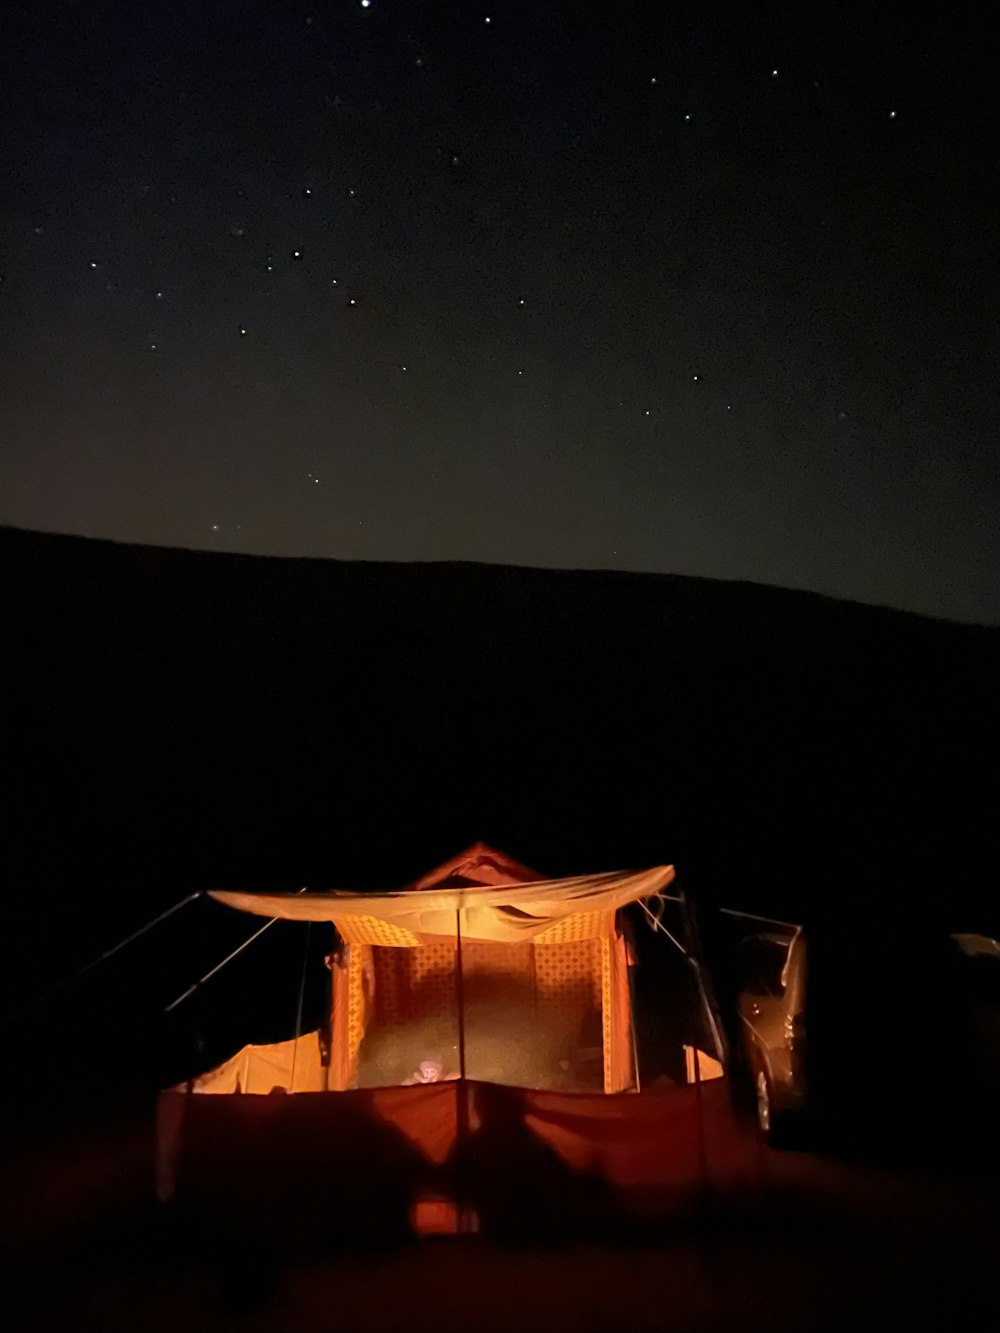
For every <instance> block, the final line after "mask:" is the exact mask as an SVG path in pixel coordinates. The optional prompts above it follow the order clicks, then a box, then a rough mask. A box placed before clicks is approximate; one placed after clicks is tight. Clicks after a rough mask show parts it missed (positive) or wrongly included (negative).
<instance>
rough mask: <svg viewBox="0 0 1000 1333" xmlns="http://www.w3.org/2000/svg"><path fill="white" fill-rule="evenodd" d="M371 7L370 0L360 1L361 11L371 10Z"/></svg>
mask: <svg viewBox="0 0 1000 1333" xmlns="http://www.w3.org/2000/svg"><path fill="white" fill-rule="evenodd" d="M371 7H372V0H361V8H362V9H371Z"/></svg>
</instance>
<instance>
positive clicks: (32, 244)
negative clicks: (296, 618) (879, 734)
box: [0, 0, 1000, 621]
mask: <svg viewBox="0 0 1000 1333" xmlns="http://www.w3.org/2000/svg"><path fill="white" fill-rule="evenodd" d="M933 8H934V10H935V11H936V12H935V13H934V14H930V15H926V16H925V15H922V13H921V7H919V6H906V7H899V8H896V9H894V8H892V7H891V6H886V5H872V4H870V3H869V4H866V5H864V6H858V7H857V8H856V9H855V8H854V7H853V6H852V5H850V4H847V5H844V4H841V5H834V4H805V5H804V4H802V3H801V0H798V3H775V4H765V3H758V4H726V3H701V4H690V3H686V4H681V3H669V2H668V0H658V3H648V4H622V5H613V4H606V5H604V6H601V7H597V6H593V5H586V4H575V5H571V4H562V3H544V2H543V0H537V2H536V3H534V4H522V3H513V2H511V0H496V3H493V0H483V2H482V3H479V2H478V0H465V2H464V3H461V4H457V3H453V4H450V5H449V4H438V3H433V2H432V0H427V2H426V3H406V2H405V0H370V2H369V3H365V0H301V2H300V3H285V2H284V0H216V2H214V3H213V2H212V0H200V2H199V3H187V0H143V2H142V3H139V0H135V2H134V3H131V4H113V3H102V2H101V0H89V2H86V3H85V2H83V0H78V2H77V3H67V2H66V0H63V2H62V3H53V2H52V0H49V2H48V3H46V0H39V3H37V4H34V5H26V4H25V5H21V4H10V5H7V6H5V8H4V31H3V54H2V78H0V109H2V113H3V119H2V122H0V136H2V138H0V143H2V149H0V166H2V179H3V190H2V193H0V272H2V278H3V281H2V285H0V522H5V523H12V524H17V525H21V526H26V527H36V528H44V529H51V530H56V531H65V532H75V533H84V534H88V535H92V536H100V537H113V538H116V539H120V540H126V541H140V542H153V543H158V544H166V545H172V546H191V547H201V548H208V549H219V550H237V551H248V552H255V553H265V554H280V555H316V556H329V557H337V558H343V559H375V560H439V559H463V560H480V561H493V562H504V563H516V564H531V565H544V566H557V567H568V568H577V567H587V568H614V569H632V570H651V571H662V572H670V573H681V574H700V575H709V576H712V577H720V578H744V579H752V580H758V581H762V582H767V583H774V584H781V585H786V586H794V587H805V588H812V589H816V590H819V591H823V592H830V593H834V594H836V595H838V596H844V597H850V598H856V599H861V600H866V601H875V602H880V603H888V604H890V605H894V606H902V607H907V608H912V609H915V610H919V611H923V612H927V613H931V614H937V615H945V616H949V617H955V618H961V619H976V620H987V621H996V620H998V619H1000V523H998V521H997V515H998V513H1000V466H998V451H997V421H998V410H997V409H998V374H997V369H998V350H1000V347H998V344H1000V339H998V330H997V319H998V314H997V312H998V309H1000V282H998V262H997V256H998V253H1000V247H998V243H997V231H998V229H997V222H998V218H1000V212H998V209H997V197H996V172H997V145H998V143H1000V133H998V131H1000V117H998V115H997V109H996V104H997V99H996V74H995V71H994V69H993V68H992V66H990V65H989V64H988V56H989V52H988V51H987V50H986V49H985V46H986V43H985V37H984V34H983V33H982V32H981V31H980V30H979V29H978V28H977V27H976V25H975V23H974V20H973V18H972V17H971V11H970V13H969V14H968V15H967V14H966V11H965V10H963V8H962V7H961V6H958V7H952V6H942V7H933Z"/></svg>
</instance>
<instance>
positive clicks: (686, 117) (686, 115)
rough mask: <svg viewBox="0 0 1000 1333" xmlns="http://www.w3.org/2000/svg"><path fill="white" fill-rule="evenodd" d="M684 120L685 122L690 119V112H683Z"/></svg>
mask: <svg viewBox="0 0 1000 1333" xmlns="http://www.w3.org/2000/svg"><path fill="white" fill-rule="evenodd" d="M684 119H685V120H690V119H691V112H690V111H685V113H684Z"/></svg>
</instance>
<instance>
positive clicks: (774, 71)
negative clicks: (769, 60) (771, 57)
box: [771, 69, 778, 79]
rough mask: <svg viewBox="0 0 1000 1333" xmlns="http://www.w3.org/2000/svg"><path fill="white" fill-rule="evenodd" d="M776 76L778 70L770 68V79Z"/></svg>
mask: <svg viewBox="0 0 1000 1333" xmlns="http://www.w3.org/2000/svg"><path fill="white" fill-rule="evenodd" d="M777 77H778V71H777V70H776V69H772V70H771V78H772V79H776V78H777Z"/></svg>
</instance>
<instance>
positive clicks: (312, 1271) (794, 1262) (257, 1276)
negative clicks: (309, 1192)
mask: <svg viewBox="0 0 1000 1333" xmlns="http://www.w3.org/2000/svg"><path fill="white" fill-rule="evenodd" d="M148 1146H149V1141H148V1136H144V1135H143V1134H142V1133H141V1132H137V1131H135V1129H133V1132H132V1134H131V1136H130V1135H129V1134H127V1133H125V1132H124V1127H123V1126H122V1125H119V1126H118V1128H117V1130H116V1131H115V1133H114V1134H113V1135H111V1136H110V1137H108V1136H105V1137H104V1138H103V1139H100V1138H97V1137H95V1136H93V1135H91V1136H89V1137H88V1138H87V1140H86V1141H85V1142H84V1141H83V1140H81V1141H79V1142H78V1143H77V1145H76V1151H75V1152H63V1154H62V1155H61V1156H60V1157H59V1158H58V1160H57V1159H56V1156H55V1155H51V1154H50V1155H49V1156H48V1157H47V1158H45V1159H44V1160H43V1159H42V1158H41V1157H36V1158H35V1159H33V1160H32V1161H31V1162H28V1161H27V1160H25V1159H24V1158H22V1159H21V1161H20V1163H19V1165H18V1167H17V1169H16V1170H15V1171H12V1170H11V1168H10V1166H9V1164H8V1167H7V1169H6V1170H5V1173H4V1175H5V1179H4V1197H5V1201H6V1206H5V1210H4V1211H5V1224H4V1231H5V1235H4V1237H3V1251H4V1254H5V1256H6V1259H5V1263H6V1266H7V1269H8V1272H7V1282H6V1291H7V1301H8V1305H9V1307H10V1306H12V1307H13V1308H15V1309H17V1311H18V1318H17V1322H16V1326H17V1328H18V1329H24V1330H29V1329H40V1330H41V1329H56V1328H74V1329H87V1330H89V1329H94V1330H104V1331H107V1333H111V1331H112V1330H119V1329H120V1330H122V1333H125V1330H136V1331H137V1333H144V1331H145V1330H150V1331H152V1330H176V1329H178V1328H181V1327H188V1328H192V1329H205V1330H216V1329H218V1330H225V1329H237V1328H238V1329H241V1330H251V1331H252V1330H261V1331H262V1333H264V1331H267V1333H281V1331H282V1330H289V1331H290V1333H291V1331H292V1330H294V1331H295V1333H311V1331H312V1330H326V1329H345V1328H346V1329H361V1328H370V1329H397V1328H398V1329H403V1328H414V1329H427V1330H444V1331H445V1333H447V1330H451V1329H455V1330H456V1331H458V1330H465V1329H467V1328H469V1327H475V1328H476V1329H481V1330H483V1333H491V1331H492V1330H498V1331H499V1330H503V1331H504V1333H508V1331H512V1330H519V1331H521V1330H523V1331H525V1333H533V1330H539V1333H543V1331H544V1333H549V1330H551V1329H554V1328H559V1329H562V1328H565V1329H567V1330H571V1329H572V1330H575V1329H581V1330H593V1333H598V1330H611V1329H618V1328H630V1329H635V1330H644V1329H650V1330H652V1329H684V1330H688V1329H691V1330H695V1329H705V1330H729V1329H732V1330H739V1329H747V1328H757V1327H768V1328H773V1329H789V1330H809V1329H842V1328H844V1327H851V1328H860V1329H869V1328H871V1329H876V1328H880V1329H884V1328H918V1327H921V1328H927V1327H943V1326H945V1325H948V1326H954V1325H955V1324H958V1323H961V1322H965V1323H967V1324H968V1325H969V1326H973V1327H975V1326H984V1327H985V1326H986V1325H985V1324H981V1321H982V1320H984V1319H987V1318H988V1312H989V1310H990V1309H991V1308H993V1309H995V1291H994V1281H995V1257H996V1253H997V1243H998V1241H1000V1225H998V1224H1000V1202H998V1196H997V1193H996V1190H995V1186H993V1185H990V1184H989V1183H988V1182H987V1181H985V1180H984V1179H982V1178H977V1177H976V1173H975V1172H973V1173H971V1174H966V1175H965V1176H963V1177H959V1176H956V1175H954V1174H951V1175H929V1174H928V1173H926V1172H915V1171H913V1170H912V1169H911V1170H909V1171H898V1170H897V1171H888V1170H884V1169H880V1168H875V1167H871V1166H867V1167H864V1166H859V1165H857V1164H853V1165H852V1164H850V1163H847V1162H845V1161H832V1160H828V1159H826V1160H825V1159H823V1158H820V1157H815V1156H807V1155H804V1154H775V1153H771V1152H768V1151H766V1150H764V1149H761V1153H760V1163H759V1174H758V1178H757V1188H758V1191H759V1192H758V1193H757V1194H756V1195H755V1196H754V1197H752V1198H751V1197H742V1198H739V1197H733V1196H727V1195H724V1194H715V1193H712V1192H711V1191H709V1192H707V1193H706V1194H705V1195H704V1197H703V1198H702V1200H701V1201H700V1203H699V1204H698V1205H697V1206H696V1208H695V1210H694V1212H691V1213H684V1214H682V1215H679V1216H678V1217H676V1218H675V1219H674V1220H673V1221H672V1222H670V1223H668V1224H667V1225H665V1226H664V1227H662V1228H660V1229H659V1230H658V1231H656V1232H653V1231H644V1232H640V1233H638V1234H635V1235H628V1236H626V1235H624V1234H622V1233H621V1232H620V1231H619V1232H618V1233H616V1234H611V1235H608V1236H606V1237H598V1238H595V1239H593V1240H591V1241H589V1242H587V1243H576V1244H569V1243H565V1242H562V1243H561V1242H559V1241H558V1239H554V1240H553V1241H552V1243H551V1244H545V1243H543V1244H539V1243H537V1242H535V1243H533V1244H532V1245H531V1246H530V1247H528V1246H523V1245H519V1244H517V1243H516V1241H515V1242H513V1243H511V1244H509V1245H499V1244H497V1243H491V1242H488V1241H485V1240H482V1239H480V1238H467V1239H463V1240H434V1241H424V1242H422V1243H410V1244H407V1245H403V1246H401V1247H397V1248H395V1249H387V1250H384V1251H371V1250H369V1251H350V1252H346V1251H342V1252H340V1253H336V1252H327V1253H322V1252H319V1253H317V1252H315V1251H313V1252H310V1247H309V1245H308V1238H303V1243H302V1246H301V1251H300V1252H298V1253H295V1252H294V1250H295V1245H294V1238H293V1239H292V1251H293V1252H292V1253H290V1254H284V1255H282V1254H277V1253H275V1252H273V1251H272V1252H268V1253H262V1252H254V1251H253V1250H252V1249H251V1248H248V1247H247V1246H246V1245H245V1244H244V1243H243V1242H240V1243H238V1244H232V1245H230V1244H228V1242H227V1237H226V1236H224V1235H220V1234H219V1233H218V1232H217V1231H213V1230H212V1228H211V1227H208V1228H207V1229H205V1230H201V1231H200V1230H198V1229H196V1228H195V1227H193V1226H191V1225H190V1223H189V1222H188V1221H185V1220H182V1219H180V1218H175V1217H172V1215H171V1214H170V1212H169V1211H167V1212H164V1211H162V1210H158V1209H156V1208H155V1207H154V1206H153V1205H152V1204H151V1203H150V1201H149V1183H150V1177H149V1156H148ZM710 1169H711V1164H710ZM12 1205H13V1206H12ZM331 1206H335V1200H334V1199H331Z"/></svg>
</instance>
